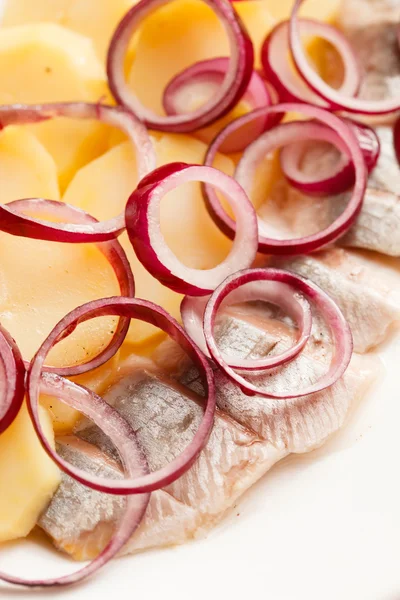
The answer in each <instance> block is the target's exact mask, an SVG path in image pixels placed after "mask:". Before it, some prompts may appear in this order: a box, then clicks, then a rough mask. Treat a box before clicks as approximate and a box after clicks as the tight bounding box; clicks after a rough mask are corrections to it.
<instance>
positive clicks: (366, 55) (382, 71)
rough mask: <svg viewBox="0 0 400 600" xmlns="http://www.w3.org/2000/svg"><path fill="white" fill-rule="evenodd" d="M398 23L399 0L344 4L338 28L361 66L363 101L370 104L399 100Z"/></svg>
mask: <svg viewBox="0 0 400 600" xmlns="http://www.w3.org/2000/svg"><path fill="white" fill-rule="evenodd" d="M399 22H400V2H399V0H345V1H344V2H343V3H342V9H341V11H340V14H339V23H338V25H339V26H340V27H341V28H342V29H343V30H344V32H345V34H346V37H348V38H349V40H350V42H351V44H352V46H353V47H354V48H355V50H356V53H357V57H358V59H359V61H360V63H361V67H362V72H363V80H362V83H361V87H360V91H359V95H360V97H362V98H366V99H368V100H381V99H383V98H388V97H399V95H400V49H399V42H398V38H397V29H398V24H399ZM389 119H390V117H389Z"/></svg>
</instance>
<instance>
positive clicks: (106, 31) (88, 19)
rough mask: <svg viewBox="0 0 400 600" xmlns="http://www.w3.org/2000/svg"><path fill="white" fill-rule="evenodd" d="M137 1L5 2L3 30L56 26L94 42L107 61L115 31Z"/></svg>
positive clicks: (15, 0) (23, 0)
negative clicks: (20, 26) (22, 26)
mask: <svg viewBox="0 0 400 600" xmlns="http://www.w3.org/2000/svg"><path fill="white" fill-rule="evenodd" d="M135 3H136V2H135V0H34V2H31V1H28V2H27V0H6V6H5V12H4V17H3V23H2V24H3V26H5V27H9V26H10V25H23V24H24V23H39V22H43V21H46V22H53V23H59V24H60V25H64V26H65V27H68V28H69V29H72V30H73V31H77V32H78V33H81V34H82V35H85V36H87V37H90V38H91V39H92V40H93V43H94V46H95V48H96V51H97V54H98V56H99V58H100V59H101V60H102V61H103V60H104V59H105V56H106V53H107V49H108V45H109V42H110V39H111V36H112V34H113V33H114V30H115V28H116V26H117V24H118V23H119V21H120V20H121V19H122V17H123V16H124V14H125V13H126V12H127V11H128V10H129V9H130V8H131V6H133V4H135Z"/></svg>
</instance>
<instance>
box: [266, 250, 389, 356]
mask: <svg viewBox="0 0 400 600" xmlns="http://www.w3.org/2000/svg"><path fill="white" fill-rule="evenodd" d="M272 265H273V266H274V265H277V266H279V267H281V268H284V269H288V270H289V271H293V272H295V273H298V274H299V275H302V276H303V277H306V278H308V279H311V280H312V281H314V283H316V284H317V285H319V286H320V287H321V288H322V289H323V290H324V291H325V292H326V293H328V294H329V295H330V296H331V298H333V300H335V302H336V303H337V305H338V306H339V308H340V309H341V310H342V312H343V314H344V316H345V318H346V320H347V322H348V324H349V325H350V328H351V331H352V334H353V343H354V349H355V351H356V352H360V353H363V352H367V351H368V350H370V349H371V348H374V347H375V346H377V345H378V344H380V343H381V342H382V341H383V340H384V339H385V337H386V336H387V334H388V332H389V331H390V329H391V328H392V327H393V326H394V325H395V324H396V323H397V322H398V321H399V319H400V276H399V273H398V270H397V268H396V267H393V268H392V267H391V266H389V265H386V264H383V262H382V261H380V260H378V259H375V260H374V259H373V258H371V257H370V256H368V255H367V256H365V255H364V254H362V253H360V252H357V251H350V250H344V249H342V248H331V249H329V250H323V251H320V252H316V253H314V254H312V255H310V256H299V257H295V258H292V259H282V260H275V261H274V262H273V263H272Z"/></svg>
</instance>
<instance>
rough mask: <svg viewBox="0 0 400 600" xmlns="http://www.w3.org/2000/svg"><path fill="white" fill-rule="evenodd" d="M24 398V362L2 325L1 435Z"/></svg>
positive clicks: (0, 362) (0, 337) (0, 361)
mask: <svg viewBox="0 0 400 600" xmlns="http://www.w3.org/2000/svg"><path fill="white" fill-rule="evenodd" d="M24 396H25V366H24V361H23V360H22V356H21V353H20V351H19V349H18V346H17V344H16V343H15V340H14V339H13V338H12V337H11V335H10V334H9V333H8V331H7V330H6V329H4V327H2V326H1V325H0V435H1V434H2V433H3V432H4V431H5V430H6V429H7V428H8V427H9V426H10V425H11V423H12V422H13V421H14V419H15V417H16V416H17V414H18V413H19V409H20V408H21V405H22V402H23V400H24Z"/></svg>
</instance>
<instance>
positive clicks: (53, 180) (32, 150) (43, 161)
mask: <svg viewBox="0 0 400 600" xmlns="http://www.w3.org/2000/svg"><path fill="white" fill-rule="evenodd" d="M0 181H1V187H0V201H1V202H11V200H18V199H19V198H29V197H35V196H43V197H45V198H46V197H47V198H52V199H54V200H59V199H60V192H59V189H58V180H57V168H56V165H55V162H54V160H53V158H52V157H51V156H50V154H49V153H48V152H47V150H46V149H45V148H44V147H43V145H42V144H41V143H40V142H39V141H38V140H37V138H36V137H35V136H34V135H33V133H31V132H30V131H28V129H27V128H26V127H14V126H12V127H6V128H5V129H3V130H2V131H1V132H0Z"/></svg>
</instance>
